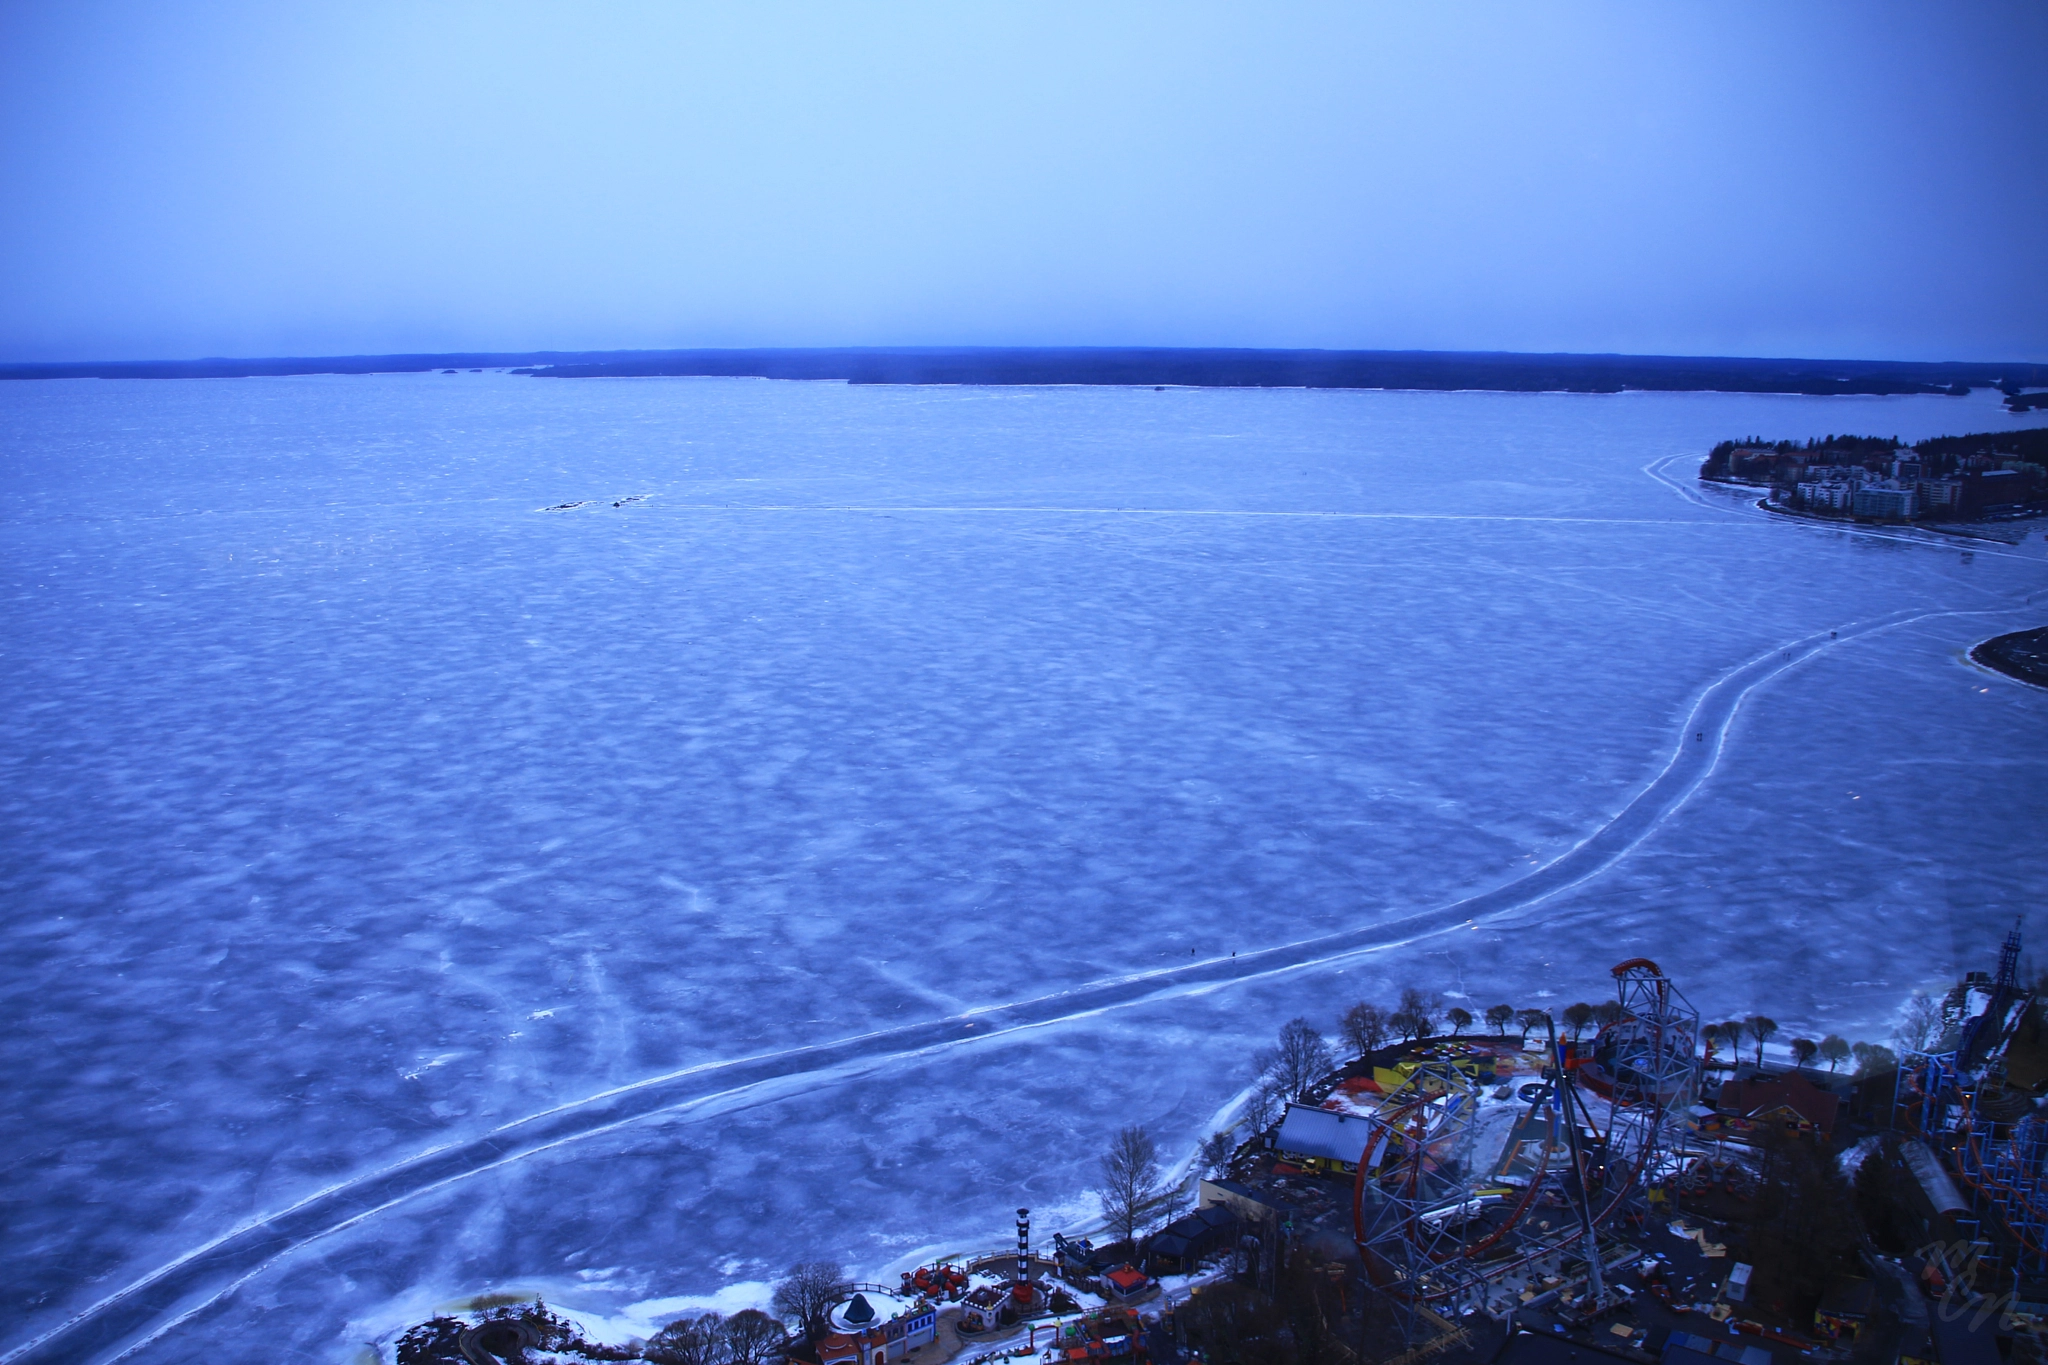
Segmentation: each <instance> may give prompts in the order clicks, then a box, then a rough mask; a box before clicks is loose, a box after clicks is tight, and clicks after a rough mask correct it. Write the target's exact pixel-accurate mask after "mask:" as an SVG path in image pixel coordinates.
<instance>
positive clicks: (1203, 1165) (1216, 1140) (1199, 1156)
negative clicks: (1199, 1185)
mask: <svg viewBox="0 0 2048 1365" xmlns="http://www.w3.org/2000/svg"><path fill="white" fill-rule="evenodd" d="M1235 1155H1237V1133H1236V1132H1235V1130H1232V1129H1225V1130H1224V1131H1222V1132H1220V1133H1211V1134H1209V1136H1207V1137H1205V1138H1203V1139H1202V1145H1201V1146H1200V1147H1198V1148H1196V1149H1195V1167H1196V1169H1198V1170H1199V1171H1201V1173H1202V1174H1203V1175H1204V1176H1205V1177H1211V1178H1213V1177H1215V1176H1219V1175H1222V1174H1223V1173H1224V1172H1225V1171H1227V1170H1229V1169H1230V1158H1231V1157H1233V1156H1235Z"/></svg>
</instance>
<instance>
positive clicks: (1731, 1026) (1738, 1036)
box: [1715, 1019, 1742, 1067]
mask: <svg viewBox="0 0 2048 1365" xmlns="http://www.w3.org/2000/svg"><path fill="white" fill-rule="evenodd" d="M1715 1028H1717V1029H1718V1030H1719V1031H1720V1034H1721V1037H1722V1039H1723V1040H1724V1041H1725V1042H1726V1043H1727V1044H1728V1058H1729V1061H1728V1065H1729V1066H1731V1067H1732V1066H1734V1065H1735V1063H1736V1062H1738V1061H1740V1060H1741V1058H1740V1057H1739V1056H1738V1055H1737V1053H1738V1052H1739V1051H1740V1049H1741V1047H1742V1025H1741V1024H1740V1023H1738V1022H1737V1021H1735V1020H1733V1019H1728V1020H1724V1021H1722V1022H1721V1023H1719V1024H1717V1025H1715Z"/></svg>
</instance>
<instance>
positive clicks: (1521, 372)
mask: <svg viewBox="0 0 2048 1365" xmlns="http://www.w3.org/2000/svg"><path fill="white" fill-rule="evenodd" d="M476 369H508V370H512V371H513V372H515V373H519V374H525V375H532V376H535V377H538V378H544V379H596V378H654V377H678V378H681V377H705V378H709V377H732V378H760V379H812V380H840V381H844V382H846V383H850V384H987V385H1023V384H1083V385H1116V386H1125V387H1164V386H1173V387H1195V388H1312V389H1420V390H1436V391H1447V390H1486V391H1494V392H1505V393H1548V392H1558V393H1621V392H1625V391H1629V390H1640V391H1646V392H1667V393H1701V392H1707V393H1781V394H1812V395H1838V394H1873V395H1883V394H1949V395H1955V396H1961V395H1963V394H1967V393H1969V392H1970V391H1971V390H1972V389H1973V388H1985V387H1990V388H1997V389H1999V390H2000V391H2001V392H2003V393H2005V394H2006V395H2007V400H2008V404H2009V405H2011V406H2014V408H2015V410H2016V411H2018V410H2022V409H2024V408H2025V407H2027V406H2034V405H2038V401H2039V400H2040V399H2041V398H2042V397H2044V395H2041V394H2030V393H2027V392H2026V390H2028V389H2039V388H2048V365H2039V364H2032V363H2023V362H1961V361H1958V362H1921V361H1891V360H1787V359H1755V358H1743V357H1725V356H1627V355H1570V354H1557V355H1534V354H1523V353H1517V352H1494V351H1485V352H1482V351H1320V350H1317V351H1311V350H1248V349H1236V350H1230V349H1175V348H1163V347H1151V348H1116V347H1035V348H1018V347H1010V348H1005V347H895V348H838V349H754V350H686V351H579V352H570V351H525V352H461V353H449V354H435V355H424V354H419V355H377V356H326V357H315V358H304V357H299V358H289V357H288V358H271V359H254V360H250V359H240V360H237V359H208V360H162V361H106V362H63V363H47V364H44V363H36V364H13V365H0V379H225V378H245V377H253V376H264V375H270V376H276V375H295V374H402V373H421V372H425V371H432V370H441V371H451V370H452V371H458V372H459V371H464V370H476Z"/></svg>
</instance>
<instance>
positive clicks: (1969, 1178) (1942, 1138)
mask: <svg viewBox="0 0 2048 1365" xmlns="http://www.w3.org/2000/svg"><path fill="white" fill-rule="evenodd" d="M2019 962H2020V930H2019V926H2018V925H2017V924H2015V925H2014V926H2013V929H2012V932H2011V933H2009V934H2007V935H2006V937H2005V943H2004V945H2003V947H2002V948H2001V949H2000V950H1999V955H1998V972H1997V975H1996V976H1992V975H1990V974H1987V973H1984V972H1972V973H1970V974H1969V976H1967V977H1966V978H1964V980H1963V983H1962V985H1961V987H1960V988H1959V991H1958V994H1959V995H1960V999H1958V998H1957V996H1956V995H1952V996H1951V997H1950V999H1949V1001H1948V1002H1947V1003H1946V1006H1945V1008H1944V1011H1943V1019H1942V1024H1943V1027H1942V1031H1941V1033H1940V1035H1939V1036H1938V1037H1936V1038H1935V1039H1934V1040H1932V1041H1931V1042H1930V1043H1929V1044H1928V1045H1927V1046H1926V1047H1925V1048H1924V1049H1923V1050H1920V1051H1909V1052H1907V1053H1906V1054H1905V1056H1903V1057H1901V1058H1900V1060H1899V1074H1898V1082H1897V1087H1896V1089H1895V1090H1894V1092H1893V1095H1892V1123H1893V1126H1894V1127H1896V1128H1900V1129H1903V1130H1905V1131H1907V1132H1912V1133H1917V1134H1918V1135H1919V1136H1921V1137H1922V1138H1924V1139H1925V1140H1926V1141H1927V1143H1928V1145H1929V1146H1931V1147H1933V1148H1935V1150H1936V1151H1938V1152H1940V1153H1941V1155H1942V1156H1943V1157H1944V1158H1945V1159H1946V1161H1947V1163H1948V1165H1949V1167H1950V1168H1951V1169H1952V1170H1954V1171H1955V1173H1956V1175H1957V1176H1958V1177H1960V1178H1961V1181H1962V1184H1963V1186H1964V1188H1965V1189H1966V1190H1967V1191H1968V1192H1969V1193H1968V1198H1969V1200H1970V1202H1971V1205H1972V1212H1973V1213H1974V1214H1975V1216H1974V1217H1968V1218H1963V1217H1959V1218H1957V1219H1956V1221H1957V1223H1958V1224H1959V1225H1961V1226H1962V1227H1963V1229H1964V1230H1965V1231H1966V1232H1968V1233H1969V1234H1970V1236H1971V1240H1972V1243H1973V1245H1974V1249H1975V1252H1976V1257H1977V1260H1978V1262H1979V1264H1983V1265H1987V1266H1991V1267H1996V1268H2001V1269H2008V1270H2011V1271H2013V1272H2014V1273H2016V1274H2019V1275H2022V1276H2027V1277H2030V1278H2039V1277H2042V1276H2048V1122H2044V1120H2043V1119H2041V1118H2040V1117H2038V1116H2037V1115H2036V1114H2035V1113H2034V1112H2033V1106H2032V1104H2031V1103H2030V1101H2029V1099H2028V1097H2025V1096H2022V1095H2017V1094H2015V1093H2014V1092H2012V1091H2010V1090H2009V1089H2008V1088H2007V1085H2006V1057H2007V1051H2008V1049H2009V1048H2010V1047H2011V1046H2012V1044H2013V1042H2014V1039H2015V1036H2016V1035H2017V1033H2018V1031H2019V1029H2020V1026H2021V1025H2022V1024H2023V1023H2025V1022H2026V1020H2027V1018H2028V1016H2029V1015H2030V1014H2031V1013H2032V1011H2033V1007H2034V993H2033V991H2031V990H2029V989H2028V988H2026V987H2024V986H2022V985H2021V984H2020V980H2019ZM1987 1218H1989V1219H1990V1220H1991V1221H1990V1222H1987V1221H1986V1220H1987ZM2001 1229H2002V1230H2003V1234H2004V1235H2001Z"/></svg>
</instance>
